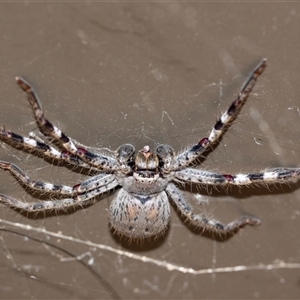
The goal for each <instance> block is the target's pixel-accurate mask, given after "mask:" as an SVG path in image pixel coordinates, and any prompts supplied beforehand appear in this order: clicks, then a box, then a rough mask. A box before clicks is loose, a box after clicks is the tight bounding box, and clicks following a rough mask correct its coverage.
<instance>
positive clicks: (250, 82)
mask: <svg viewBox="0 0 300 300" xmlns="http://www.w3.org/2000/svg"><path fill="white" fill-rule="evenodd" d="M266 67H267V60H266V59H265V58H264V59H262V60H261V62H260V63H259V64H258V65H257V67H256V68H255V69H254V70H253V71H252V72H251V74H250V75H249V77H248V78H247V80H246V81H245V82H244V84H243V85H242V88H241V91H240V92H239V94H238V97H237V99H236V100H234V101H233V102H232V103H231V105H230V107H229V108H228V109H227V111H226V112H225V113H223V115H222V116H221V117H220V118H219V120H218V121H217V122H216V124H215V125H214V127H213V128H212V130H211V132H210V134H209V137H208V138H203V139H201V140H200V141H199V142H198V143H197V144H196V145H194V146H193V147H192V148H190V149H188V150H186V151H184V152H182V153H180V154H178V155H177V156H176V157H175V159H174V166H173V170H178V169H180V168H182V167H184V166H187V165H189V164H190V163H191V162H193V161H194V160H195V159H197V158H198V157H199V156H200V155H201V154H202V153H203V152H204V151H205V150H206V149H207V148H208V147H209V146H211V145H213V144H214V143H216V142H217V141H218V140H219V138H220V137H221V136H222V135H223V134H224V133H225V132H226V131H227V129H228V127H229V126H230V125H231V124H232V123H233V121H234V120H235V119H236V117H237V116H238V114H239V113H240V111H241V109H242V107H243V106H244V104H245V103H246V101H247V99H248V97H249V95H250V93H251V91H252V89H253V87H254V86H255V83H256V81H257V78H258V77H259V76H260V75H261V74H262V73H263V71H264V70H265V68H266Z"/></svg>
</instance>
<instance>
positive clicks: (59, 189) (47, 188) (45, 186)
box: [0, 160, 115, 197]
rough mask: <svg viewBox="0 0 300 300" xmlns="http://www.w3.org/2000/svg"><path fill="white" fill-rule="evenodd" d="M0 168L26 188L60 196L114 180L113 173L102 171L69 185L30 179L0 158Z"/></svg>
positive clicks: (80, 191)
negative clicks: (102, 172)
mask: <svg viewBox="0 0 300 300" xmlns="http://www.w3.org/2000/svg"><path fill="white" fill-rule="evenodd" d="M0 169H2V170H4V171H9V172H10V173H11V175H12V176H14V177H15V178H16V179H17V180H18V182H20V183H21V184H22V185H23V186H25V187H27V188H30V189H32V190H37V191H41V192H46V193H51V194H58V195H60V196H65V195H68V196H71V197H73V196H76V195H77V194H83V193H87V192H90V191H91V190H95V189H97V188H99V187H103V186H107V185H108V184H109V183H111V182H112V181H114V180H115V176H114V175H113V174H105V173H104V174H98V175H95V176H93V177H91V178H89V179H87V180H85V181H83V182H81V183H79V184H76V185H75V186H73V187H71V186H67V185H61V184H53V183H49V182H43V181H35V180H32V179H30V178H29V177H28V176H27V175H26V173H25V172H24V171H23V170H21V169H20V168H19V167H18V166H16V165H15V164H12V163H9V162H5V161H1V160H0Z"/></svg>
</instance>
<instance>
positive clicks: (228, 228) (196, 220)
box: [166, 183, 260, 234]
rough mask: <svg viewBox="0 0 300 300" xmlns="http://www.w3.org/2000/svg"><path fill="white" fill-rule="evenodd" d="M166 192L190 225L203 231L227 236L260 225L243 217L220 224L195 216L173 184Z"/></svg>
mask: <svg viewBox="0 0 300 300" xmlns="http://www.w3.org/2000/svg"><path fill="white" fill-rule="evenodd" d="M166 192H167V193H168V194H169V196H170V198H171V199H172V200H173V201H174V203H175V205H176V207H177V208H178V209H179V211H180V212H181V213H182V215H183V216H185V217H186V218H187V219H188V220H189V221H190V222H191V224H193V225H194V226H196V227H203V228H205V229H210V230H212V231H214V232H216V233H220V234H227V233H234V232H235V231H236V230H238V229H239V228H241V227H243V226H245V225H252V226H257V225H260V220H259V219H257V218H255V217H251V216H244V217H241V218H239V219H236V220H234V221H232V222H230V223H228V224H222V223H220V222H219V221H218V220H215V219H211V218H208V217H206V216H204V215H200V214H199V215H195V214H194V213H193V209H192V208H191V206H190V204H189V203H188V202H187V201H186V199H184V197H183V196H182V194H181V193H180V191H179V190H178V189H177V188H176V186H175V185H174V184H173V183H169V184H168V186H167V187H166Z"/></svg>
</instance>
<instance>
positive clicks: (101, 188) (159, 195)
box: [0, 59, 300, 238]
mask: <svg viewBox="0 0 300 300" xmlns="http://www.w3.org/2000/svg"><path fill="white" fill-rule="evenodd" d="M265 68H266V59H262V60H261V62H260V63H259V64H258V65H257V67H256V68H255V69H254V70H253V71H252V72H251V74H250V75H249V77H248V78H247V80H246V81H245V83H244V84H243V86H242V88H241V90H240V92H239V94H238V96H237V98H236V100H234V101H233V102H232V103H231V105H230V106H229V108H228V109H227V111H226V112H225V113H224V114H223V115H222V116H221V117H220V119H218V121H217V122H216V124H215V125H214V126H213V128H212V130H211V132H210V134H209V136H208V137H207V138H203V139H201V140H200V141H199V142H198V143H197V144H195V145H193V146H192V147H190V148H188V149H187V150H185V151H182V152H180V153H178V154H175V152H174V150H173V149H172V147H171V146H169V145H164V144H162V145H159V146H157V147H156V149H155V151H154V152H151V150H150V148H149V146H144V147H143V149H141V150H140V151H138V152H137V153H136V154H135V148H134V147H133V146H132V145H130V144H124V145H122V146H120V147H119V148H118V149H117V150H116V151H110V152H108V153H103V151H102V150H101V149H93V148H90V147H87V146H84V145H82V144H80V143H78V142H76V141H75V140H74V139H72V138H70V137H68V136H67V135H65V134H64V133H63V132H62V131H61V130H60V129H59V128H57V127H55V126H54V125H53V124H52V123H51V122H50V121H49V120H48V119H46V118H45V116H44V112H43V109H42V106H41V104H40V101H39V99H38V97H37V95H36V93H35V91H34V90H33V88H32V87H31V86H30V84H28V83H27V82H26V81H25V80H24V79H22V78H20V77H17V78H16V81H17V83H18V85H19V86H20V87H21V88H22V89H23V90H24V91H25V92H26V93H27V96H28V100H29V103H30V105H31V107H32V110H33V114H34V117H35V121H36V123H37V125H38V128H39V130H40V132H41V133H42V134H43V136H44V140H42V139H40V138H39V137H36V136H32V135H31V136H29V137H24V136H21V135H18V134H16V133H13V132H11V131H7V130H5V129H2V130H0V137H1V139H2V140H3V141H4V142H7V143H9V144H11V143H12V144H14V145H16V146H17V147H22V148H21V149H24V150H26V151H34V152H35V154H37V155H42V156H43V157H44V158H51V159H55V160H57V161H58V162H64V163H67V164H70V165H73V166H75V167H80V168H84V169H86V170H87V171H88V172H92V173H90V174H92V175H91V177H90V178H88V179H87V180H84V181H82V182H81V183H80V184H76V185H75V186H73V187H72V186H67V185H60V184H52V183H49V182H41V181H35V180H32V179H30V178H29V177H28V176H27V175H26V173H25V172H24V171H23V170H21V169H20V168H19V167H17V166H16V165H14V164H12V163H9V162H5V161H0V168H1V169H3V170H7V171H9V172H10V173H11V174H12V175H13V176H14V177H15V178H16V179H17V180H18V181H19V182H20V183H21V184H22V185H23V186H25V187H28V188H30V189H33V190H37V191H42V192H46V193H49V194H51V196H52V197H53V195H56V197H57V199H51V200H48V201H40V202H36V203H25V202H23V201H20V200H18V199H15V198H13V197H10V196H7V195H2V194H1V195H0V202H2V203H4V204H5V205H7V206H9V207H12V208H15V209H18V210H19V211H26V212H45V211H51V210H58V211H59V210H66V209H68V208H69V207H73V206H83V205H86V204H90V203H91V202H92V200H93V199H94V198H95V197H96V196H98V195H100V194H103V193H105V192H108V191H110V190H114V189H115V188H117V187H121V188H120V189H119V191H118V192H117V195H116V197H115V198H114V199H113V201H112V203H111V205H110V209H109V221H110V224H111V226H112V228H114V229H115V231H116V232H117V233H119V234H121V235H125V236H127V237H129V238H148V237H151V236H158V235H160V234H162V233H163V232H164V231H165V230H166V229H167V227H168V225H169V222H170V206H169V198H170V200H172V201H173V203H174V204H175V206H176V207H177V209H178V210H179V211H180V213H181V214H182V215H183V216H184V217H185V218H186V219H188V220H189V221H190V223H191V224H193V225H195V226H196V227H203V228H204V229H209V230H212V231H214V232H216V233H220V234H227V233H230V234H231V233H234V232H236V231H237V230H238V229H239V228H240V227H243V226H245V225H252V226H256V225H259V224H260V220H259V219H257V218H255V217H252V216H243V217H241V218H239V219H236V220H234V221H232V222H231V223H229V224H222V223H220V222H219V221H217V220H215V219H213V218H209V217H206V216H205V215H202V214H194V212H193V209H192V207H191V206H190V204H189V203H188V202H187V200H186V199H185V198H184V197H183V195H182V194H181V192H180V191H179V189H178V188H177V187H176V183H191V184H201V185H203V186H209V185H211V186H227V185H237V186H245V185H250V184H253V183H261V184H262V183H276V182H281V183H285V182H288V181H290V180H292V179H293V178H295V177H299V173H300V168H274V169H268V170H265V171H262V172H259V173H249V174H235V175H230V174H219V173H215V172H209V171H206V170H201V169H197V168H194V167H191V165H192V164H193V163H195V162H197V159H199V157H201V156H202V155H203V153H204V152H206V151H207V150H208V149H211V148H212V146H216V145H217V144H218V141H219V139H220V137H221V136H222V135H223V134H224V133H225V132H226V130H227V129H228V127H229V126H230V125H231V124H232V122H233V121H234V120H235V118H236V117H237V115H238V114H239V112H240V111H241V109H242V107H243V105H244V104H245V103H246V100H247V99H248V97H249V95H250V93H251V91H252V89H253V87H254V85H255V83H256V80H257V78H258V77H259V76H260V75H261V74H262V73H263V71H264V70H265ZM46 141H47V142H46ZM214 148H215V147H214ZM54 198H55V197H54Z"/></svg>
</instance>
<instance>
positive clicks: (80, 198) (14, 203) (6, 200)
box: [0, 178, 118, 213]
mask: <svg viewBox="0 0 300 300" xmlns="http://www.w3.org/2000/svg"><path fill="white" fill-rule="evenodd" d="M117 185H118V182H117V180H116V179H115V178H113V180H111V181H109V182H107V184H105V185H102V186H98V187H97V188H95V189H93V190H90V191H87V192H85V193H83V194H78V193H77V191H78V187H77V186H75V187H76V188H75V190H74V192H73V194H74V196H73V197H72V198H66V199H60V200H57V199H54V200H47V201H39V202H34V203H26V202H23V201H21V200H18V199H16V198H13V197H10V196H7V195H3V194H0V203H3V204H5V205H7V206H8V207H11V208H15V209H20V210H22V211H26V212H29V213H31V212H43V211H47V210H53V209H55V210H58V211H59V210H66V209H68V208H70V207H74V206H83V205H86V204H89V203H90V202H91V200H92V199H93V198H94V197H96V196H98V195H100V194H103V193H105V192H107V191H109V190H111V189H113V188H115V187H116V186H117Z"/></svg>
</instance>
